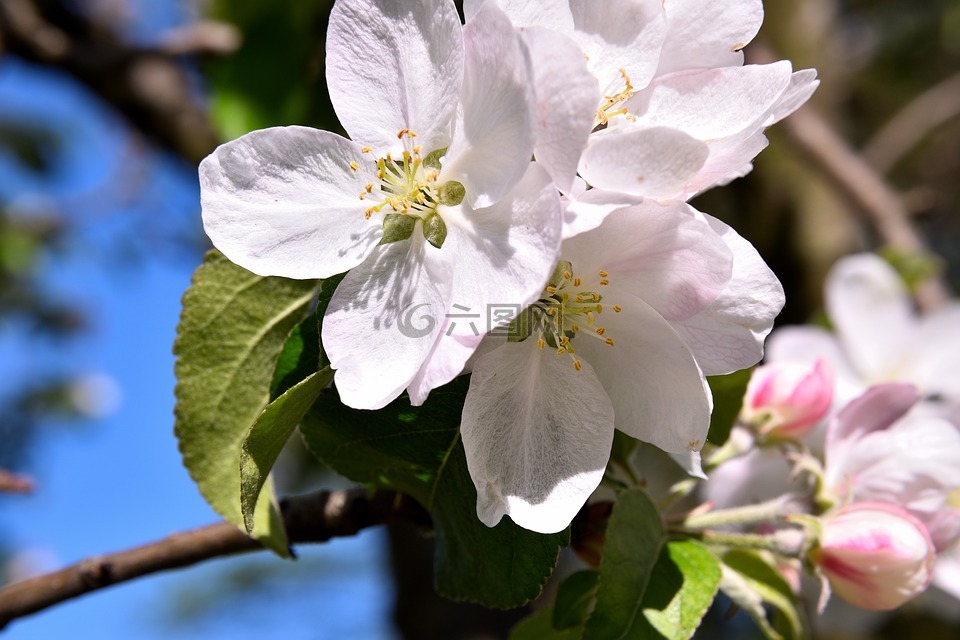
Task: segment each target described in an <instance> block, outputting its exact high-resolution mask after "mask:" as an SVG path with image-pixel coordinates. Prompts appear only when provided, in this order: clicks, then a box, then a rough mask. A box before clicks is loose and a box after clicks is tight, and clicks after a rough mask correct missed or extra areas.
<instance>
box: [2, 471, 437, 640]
mask: <svg viewBox="0 0 960 640" xmlns="http://www.w3.org/2000/svg"><path fill="white" fill-rule="evenodd" d="M280 508H281V511H282V513H283V522H284V526H285V527H286V530H287V536H288V538H289V540H290V542H291V543H305V542H326V541H328V540H330V539H331V538H336V537H343V536H351V535H354V534H356V533H358V532H359V531H361V530H362V529H366V528H368V527H372V526H374V525H378V524H383V523H386V522H392V521H397V520H406V521H411V520H413V521H415V522H424V523H426V522H429V516H428V515H427V513H426V511H425V510H424V509H423V508H422V507H420V506H419V505H418V504H417V503H416V502H414V501H413V500H411V499H410V498H408V497H407V496H404V495H402V494H399V493H393V492H378V493H375V494H370V493H369V492H368V491H366V490H365V489H360V488H357V489H350V490H347V491H318V492H316V493H311V494H306V495H302V496H296V497H292V498H288V499H286V500H284V501H283V502H282V503H281V505H280ZM263 548H264V547H263V546H262V545H261V544H260V543H259V542H257V541H256V540H254V539H253V538H251V537H249V536H248V535H246V534H245V533H243V532H242V531H241V530H240V529H238V528H236V527H234V526H233V525H231V524H228V523H226V522H220V523H218V524H212V525H209V526H206V527H202V528H200V529H194V530H192V531H186V532H183V533H175V534H173V535H171V536H168V537H166V538H163V539H162V540H158V541H156V542H152V543H149V544H145V545H143V546H141V547H136V548H134V549H129V550H126V551H120V552H117V553H111V554H106V555H102V556H95V557H91V558H87V559H86V560H83V561H81V562H78V563H77V564H74V565H72V566H69V567H67V568H65V569H61V570H60V571H56V572H54V573H50V574H47V575H43V576H38V577H36V578H31V579H28V580H24V581H22V582H17V583H14V584H11V585H8V586H6V587H3V588H2V589H0V628H3V627H5V626H6V625H7V624H8V623H9V622H10V621H11V620H14V619H16V618H20V617H22V616H26V615H29V614H31V613H36V612H37V611H42V610H43V609H46V608H48V607H51V606H53V605H55V604H58V603H60V602H64V601H66V600H70V599H72V598H76V597H78V596H81V595H83V594H85V593H89V592H91V591H96V590H97V589H103V588H105V587H109V586H111V585H114V584H118V583H121V582H126V581H128V580H133V579H135V578H139V577H141V576H145V575H149V574H152V573H156V572H158V571H166V570H168V569H176V568H179V567H186V566H190V565H194V564H197V563H199V562H203V561H204V560H209V559H212V558H218V557H222V556H227V555H232V554H236V553H244V552H248V551H258V550H262V549H263Z"/></svg>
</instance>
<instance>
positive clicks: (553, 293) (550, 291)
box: [547, 287, 557, 295]
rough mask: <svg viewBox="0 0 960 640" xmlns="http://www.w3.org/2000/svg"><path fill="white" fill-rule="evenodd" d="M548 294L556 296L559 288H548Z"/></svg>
mask: <svg viewBox="0 0 960 640" xmlns="http://www.w3.org/2000/svg"><path fill="white" fill-rule="evenodd" d="M547 293H549V294H550V295H555V294H556V293H557V288H556V287H547Z"/></svg>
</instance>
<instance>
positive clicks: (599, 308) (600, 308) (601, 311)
mask: <svg viewBox="0 0 960 640" xmlns="http://www.w3.org/2000/svg"><path fill="white" fill-rule="evenodd" d="M597 313H603V305H602V304H598V305H597Z"/></svg>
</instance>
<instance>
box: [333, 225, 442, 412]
mask: <svg viewBox="0 0 960 640" xmlns="http://www.w3.org/2000/svg"><path fill="white" fill-rule="evenodd" d="M450 270H451V264H450V261H449V254H448V253H444V251H443V250H442V249H435V248H434V247H432V246H431V245H429V244H427V242H426V241H425V240H424V238H423V234H422V233H421V232H420V230H419V228H418V229H417V230H415V231H414V234H413V236H412V237H411V238H410V240H405V241H401V242H394V243H391V244H389V245H386V246H385V247H382V248H380V249H379V250H378V251H377V252H376V253H375V254H373V255H371V256H370V258H368V259H367V261H366V262H364V263H363V264H361V265H360V266H358V267H356V268H354V269H352V270H351V271H350V272H349V273H348V274H347V275H346V277H345V278H344V279H343V282H341V283H340V286H339V287H337V291H336V293H334V295H333V298H332V299H331V300H330V305H329V306H328V307H327V312H326V314H325V315H324V318H323V329H322V341H323V346H324V348H325V349H326V352H327V356H328V357H329V358H330V365H331V366H332V367H333V368H334V369H335V370H336V374H335V377H334V382H335V383H336V385H337V390H338V391H339V392H340V399H341V400H342V401H343V403H344V404H346V405H347V406H350V407H354V408H356V409H379V408H380V407H383V406H385V405H386V404H388V403H389V402H390V401H391V400H393V399H394V398H396V397H397V396H398V395H400V393H401V392H402V391H403V389H404V387H406V386H407V384H409V383H410V381H411V380H412V379H413V377H414V376H415V375H416V373H417V371H418V370H419V369H420V366H421V365H422V364H423V361H424V360H425V359H426V357H427V355H428V354H429V353H430V351H431V349H432V347H433V343H434V342H435V340H436V339H437V337H438V335H439V333H440V326H441V324H442V322H443V318H444V315H445V314H446V313H447V309H448V308H449V306H450V290H451V286H452V283H451V277H450Z"/></svg>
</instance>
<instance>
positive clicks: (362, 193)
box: [360, 191, 367, 200]
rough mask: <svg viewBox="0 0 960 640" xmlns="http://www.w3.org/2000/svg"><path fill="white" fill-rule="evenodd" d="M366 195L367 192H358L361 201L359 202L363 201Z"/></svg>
mask: <svg viewBox="0 0 960 640" xmlns="http://www.w3.org/2000/svg"><path fill="white" fill-rule="evenodd" d="M366 195H367V192H366V191H361V192H360V199H361V200H363V199H365V197H366Z"/></svg>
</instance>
